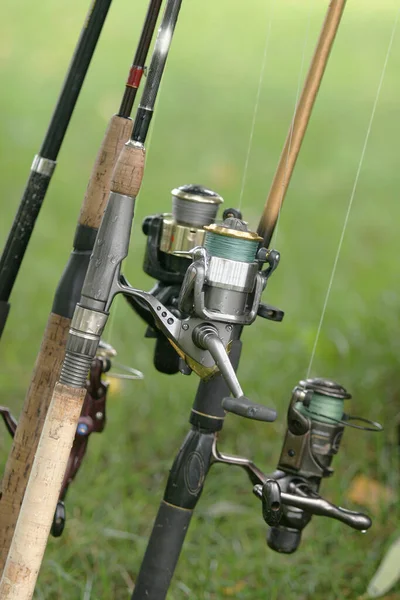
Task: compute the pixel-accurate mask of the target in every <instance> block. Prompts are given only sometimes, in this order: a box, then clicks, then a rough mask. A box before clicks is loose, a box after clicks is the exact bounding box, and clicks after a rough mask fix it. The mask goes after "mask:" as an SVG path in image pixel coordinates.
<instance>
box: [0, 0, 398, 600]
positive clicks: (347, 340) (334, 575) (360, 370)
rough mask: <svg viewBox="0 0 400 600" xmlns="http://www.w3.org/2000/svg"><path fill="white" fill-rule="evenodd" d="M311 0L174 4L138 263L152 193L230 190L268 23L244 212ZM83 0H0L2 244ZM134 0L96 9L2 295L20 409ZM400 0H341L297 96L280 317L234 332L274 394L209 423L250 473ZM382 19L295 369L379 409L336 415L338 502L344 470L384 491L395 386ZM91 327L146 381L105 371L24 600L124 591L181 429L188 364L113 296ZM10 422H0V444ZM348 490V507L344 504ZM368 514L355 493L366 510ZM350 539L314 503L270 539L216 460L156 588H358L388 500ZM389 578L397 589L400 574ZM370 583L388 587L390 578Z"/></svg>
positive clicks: (288, 385) (305, 37) (1, 454)
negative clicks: (56, 526) (169, 577)
mask: <svg viewBox="0 0 400 600" xmlns="http://www.w3.org/2000/svg"><path fill="white" fill-rule="evenodd" d="M326 4H327V3H326V2H317V1H316V0H313V1H311V0H303V1H302V2H300V1H299V0H285V1H284V2H276V1H275V2H271V0H268V1H263V0H248V1H247V2H233V1H232V0H230V1H229V0H218V2H216V1H214V2H207V3H205V2H204V1H202V0H187V1H186V2H184V5H183V8H182V13H181V17H180V21H179V24H178V27H177V30H176V36H175V39H174V42H173V47H172V50H171V54H170V57H169V60H168V65H167V70H166V73H165V78H164V82H163V85H162V90H161V94H160V98H159V103H158V107H157V111H156V117H155V122H154V126H153V131H152V135H151V140H150V143H149V151H148V160H147V167H146V174H145V180H144V184H143V187H142V191H141V194H140V198H139V201H138V203H137V213H136V221H135V227H134V231H133V236H132V243H131V252H130V256H129V259H128V260H127V261H126V264H125V265H124V270H125V272H126V274H127V276H128V278H129V279H130V280H131V281H132V282H133V283H134V284H135V286H137V287H140V286H142V287H143V288H144V289H148V288H149V287H150V286H151V285H152V281H151V280H150V279H149V278H148V277H147V276H145V275H144V274H143V273H142V272H141V261H142V256H143V248H144V236H143V235H142V234H141V228H140V224H141V221H142V218H143V217H144V216H146V215H147V214H151V213H153V212H156V211H167V210H169V207H170V190H171V189H172V188H173V187H175V186H178V185H182V184H184V183H188V182H199V183H203V184H205V185H207V186H209V187H211V188H214V189H216V191H218V192H219V193H220V194H221V195H222V196H223V197H224V198H225V203H226V206H231V205H236V204H237V202H238V199H239V192H240V187H241V180H242V175H243V167H244V163H245V159H246V152H247V145H248V139H249V133H250V126H251V121H252V114H253V108H254V102H255V96H256V92H257V86H258V80H259V73H260V67H261V62H262V55H263V51H264V45H265V39H266V35H267V31H268V29H269V27H270V40H269V49H268V54H267V62H266V69H265V75H264V78H263V82H262V89H261V97H260V106H259V111H258V114H257V121H256V128H255V133H254V138H253V144H252V147H251V154H250V160H249V169H248V174H247V180H246V186H245V192H244V196H243V206H242V208H243V212H244V215H245V218H246V219H247V220H248V221H249V223H250V225H251V226H253V227H255V226H256V225H257V221H258V215H259V214H260V211H261V209H262V206H263V204H264V200H265V197H266V195H267V193H268V189H269V185H270V181H271V178H272V176H273V172H274V169H275V166H276V163H277V160H278V158H279V154H280V150H281V147H282V144H283V141H284V138H285V135H286V132H287V129H288V125H289V122H290V118H291V115H292V113H293V108H294V103H295V98H296V93H297V82H298V80H299V77H301V79H303V77H304V69H303V72H302V75H299V71H300V68H301V64H302V52H303V48H305V52H304V65H305V66H306V65H307V64H308V61H309V59H310V56H311V53H312V50H313V47H314V45H315V40H316V37H317V35H318V31H319V28H320V24H321V21H322V18H323V15H324V11H325V9H326ZM85 5H86V2H80V1H79V0H69V2H51V1H50V0H43V1H42V2H41V3H35V5H34V6H33V5H31V4H30V3H28V2H26V0H13V1H11V0H6V2H5V3H2V7H1V13H2V18H1V36H0V75H1V82H2V84H1V95H0V111H1V120H0V155H1V161H0V182H1V183H0V185H1V219H0V238H1V240H5V238H6V235H7V232H8V229H9V227H10V225H11V222H12V219H13V217H14V214H15V211H16V209H17V206H18V202H19V199H20V196H21V193H22V190H23V187H24V183H25V180H26V178H27V175H28V171H29V167H30V163H31V160H32V157H33V155H34V154H35V152H36V151H37V150H38V149H39V146H40V142H41V140H42V137H43V135H44V131H45V129H46V126H47V123H48V120H49V116H50V114H51V111H52V109H53V106H54V103H55V99H56V97H57V94H58V91H59V89H60V85H61V82H62V79H63V76H64V73H65V70H66V68H67V65H68V62H69V59H70V55H71V53H72V51H73V48H74V45H75V42H76V38H77V33H78V31H79V30H80V27H81V23H82V22H83V20H84V15H85V11H86V6H85ZM145 5H146V2H145V0H135V1H128V0H119V1H118V2H115V5H114V6H113V7H112V9H111V11H110V15H109V18H108V22H107V24H106V27H105V29H104V32H103V35H102V38H101V42H100V44H99V47H98V50H97V52H96V56H95V58H94V60H93V64H92V67H91V69H90V72H89V74H88V77H87V81H86V84H85V87H84V90H83V92H82V95H81V98H80V100H79V103H78V106H77V108H76V111H75V113H74V117H73V120H72V123H71V127H70V130H69V131H68V135H67V138H66V140H65V142H64V145H63V148H62V151H61V153H60V156H59V166H58V167H57V171H56V174H55V176H54V180H53V182H52V184H51V188H50V190H49V193H48V197H47V199H46V202H45V205H44V207H43V210H42V212H41V215H40V219H39V221H38V223H37V226H36V229H35V233H34V236H33V238H32V241H31V243H30V247H29V252H28V254H27V256H26V258H25V260H24V264H23V266H22V269H21V271H20V275H19V278H18V281H17V284H16V286H15V288H14V292H13V295H12V310H11V316H10V318H9V320H8V324H7V329H6V331H5V334H4V336H3V339H2V343H1V346H0V360H1V369H0V389H1V391H2V403H4V404H7V403H8V404H9V405H11V407H12V409H13V411H14V412H15V414H18V412H19V410H20V408H21V406H22V402H23V397H24V394H25V391H26V389H27V387H28V383H29V379H30V376H31V371H32V368H33V364H34V360H35V356H36V354H37V351H38V347H39V343H40V339H41V335H42V331H43V329H44V325H45V322H46V320H47V315H48V312H49V309H50V306H51V302H52V296H53V293H54V289H55V286H56V284H57V281H58V279H59V277H60V274H61V271H62V269H63V266H64V264H65V262H66V259H67V257H68V254H69V251H70V247H71V242H72V236H73V231H74V227H75V223H76V219H77V216H78V213H79V207H80V204H81V201H82V198H83V194H84V191H85V187H86V184H87V179H88V174H89V171H90V169H91V165H92V163H93V160H94V156H95V154H96V151H97V147H98V145H99V144H100V141H101V138H102V135H103V132H104V130H105V127H106V124H107V121H108V119H109V117H110V116H111V114H113V113H114V112H115V111H116V110H117V108H118V106H119V101H120V97H121V94H122V91H123V83H124V81H125V77H126V73H127V69H128V67H129V64H130V60H131V57H132V56H133V51H134V47H135V44H136V41H137V38H138V34H139V30H140V27H141V22H142V18H143V15H144V11H145ZM397 5H398V2H395V1H394V0H380V2H379V3H376V2H371V1H370V0H368V1H366V0H352V2H349V5H348V7H347V8H346V11H345V16H344V19H343V24H342V26H341V29H340V32H339V35H338V38H337V42H336V45H335V48H334V52H333V54H332V57H331V60H330V63H329V67H328V70H327V73H326V77H325V80H324V83H323V85H322V88H321V91H320V95H319V99H318V102H317V105H316V107H315V111H314V115H313V118H312V122H311V124H310V128H309V131H308V134H307V137H306V140H305V142H304V145H303V149H302V152H301V155H300V157H299V160H298V164H297V167H296V171H295V174H294V177H293V179H292V182H291V186H290V189H289V193H288V195H287V199H286V202H285V207H284V209H283V211H282V216H281V220H280V224H279V228H278V234H277V238H276V240H275V244H274V245H275V247H277V248H278V249H279V250H280V251H281V254H282V260H281V265H280V267H279V269H278V271H277V272H276V273H275V274H274V276H273V278H272V279H271V281H270V283H269V286H268V291H267V293H266V294H265V299H266V300H267V301H268V302H270V303H272V304H275V305H277V306H279V307H282V308H283V309H284V310H285V311H286V316H285V319H284V321H283V323H281V324H274V323H271V324H269V323H265V322H259V323H257V324H256V325H253V326H252V327H251V328H248V330H246V331H245V334H244V337H243V339H244V353H243V358H242V362H241V367H240V371H239V377H240V380H241V383H242V386H243V388H244V390H245V391H246V394H247V395H249V396H250V397H251V398H252V399H253V400H255V401H260V402H264V403H266V404H268V405H270V406H274V407H276V408H277V410H278V411H279V417H278V420H277V421H276V423H274V424H268V425H263V424H259V423H252V422H247V421H245V420H240V419H238V418H236V417H234V416H230V417H228V418H227V420H226V426H225V430H224V432H223V435H222V436H221V448H223V449H224V450H225V451H227V452H232V453H238V454H242V455H245V456H249V457H253V458H254V460H255V462H256V463H257V464H259V465H260V467H262V468H263V469H264V470H265V471H266V472H269V471H271V470H272V469H273V468H274V467H275V465H276V462H277V459H278V457H279V452H280V447H281V444H282V439H283V434H284V430H285V413H286V408H287V404H288V402H289V398H290V392H291V389H292V388H293V386H294V385H295V384H296V383H297V382H298V381H299V379H301V378H303V377H304V376H305V375H306V372H307V367H308V363H309V360H310V354H311V349H312V346H313V343H314V339H315V334H316V330H317V325H318V321H319V318H320V314H321V310H322V305H323V302H324V296H325V292H326V289H327V285H328V282H329V278H330V273H331V269H332V265H333V261H334V257H335V253H336V249H337V245H338V242H339V238H340V235H341V231H342V227H343V222H344V218H345V213H346V210H347V207H348V203H349V198H350V194H351V190H352V186H353V183H354V179H355V175H356V171H357V167H358V163H359V160H360V155H361V150H362V145H363V142H364V138H365V134H366V129H367V125H368V121H369V118H370V114H371V110H372V106H373V102H374V98H375V94H376V89H377V86H378V82H379V79H380V75H381V71H382V67H383V63H384V59H385V55H386V51H387V46H388V43H389V38H390V35H391V30H392V27H393V22H394V18H395V15H396V11H397V10H398V9H397ZM399 72H400V32H399V33H398V35H397V37H396V38H395V41H394V45H393V50H392V54H391V57H390V60H389V63H388V69H387V74H386V78H385V80H384V85H383V88H382V93H381V98H380V101H379V104H378V108H377V112H376V117H375V121H374V125H373V129H372V133H371V137H370V142H369V146H368V149H367V153H366V156H365V160H364V164H363V168H362V172H361V176H360V181H359V185H358V188H357V193H356V196H355V200H354V205H353V209H352V212H351V215H350V219H349V223H348V228H347V231H346V235H345V238H344V242H343V248H342V252H341V255H340V260H339V263H338V269H337V274H336V277H335V280H334V284H333V288H332V293H331V297H330V301H329V304H328V309H327V313H326V318H325V321H324V325H323V329H322V333H321V337H320V341H319V345H318V348H317V353H316V357H315V361H314V364H313V368H312V375H314V376H316V375H319V376H327V377H331V378H334V379H336V380H337V381H339V382H340V383H342V384H343V385H345V386H346V387H348V388H349V389H350V391H351V392H352V394H353V400H352V401H351V406H350V407H349V411H350V412H352V413H355V414H360V415H364V416H367V417H369V418H372V419H380V420H381V421H382V422H383V423H384V425H385V433H384V434H382V435H374V434H367V433H364V434H363V433H360V432H356V431H352V430H348V431H346V434H345V437H344V440H343V444H342V449H341V452H340V454H339V456H337V458H336V459H335V464H334V466H335V468H336V474H335V476H334V477H333V478H332V479H331V480H329V481H326V482H324V485H323V490H322V491H323V493H324V495H325V496H326V497H327V498H329V499H331V500H332V501H335V502H339V503H341V504H342V505H346V506H349V507H353V508H357V506H356V505H354V504H352V503H351V502H349V500H346V491H347V490H348V487H349V485H350V483H351V481H352V480H353V478H354V476H355V475H356V474H360V473H364V474H366V475H367V476H368V477H371V478H375V479H377V480H378V481H379V482H380V483H382V484H384V485H386V486H390V487H392V488H393V489H396V486H397V482H398V470H397V463H396V448H395V446H394V444H395V425H394V423H395V417H396V415H397V413H398V412H399V409H400V400H399V393H398V392H399V383H398V381H399V376H398V364H399V358H398V356H399V349H400V342H399V339H400V338H399V307H398V300H399V292H398V269H399V254H400V236H399V233H398V232H399V221H400V207H399V202H398V194H399V186H400V169H399V163H398V156H399V150H398V139H399V137H400V108H399V107H400V102H399V98H400V81H399ZM114 313H115V317H114V318H113V327H112V331H108V332H107V335H106V336H105V339H106V340H107V341H109V342H111V343H112V344H113V345H114V346H116V347H117V349H118V351H119V358H120V360H121V362H125V363H128V364H132V365H133V366H135V367H136V368H139V369H141V370H142V371H143V372H144V373H145V376H146V377H145V380H144V381H143V382H134V383H130V384H126V385H125V386H124V387H123V388H122V389H121V390H119V393H117V390H116V389H114V393H111V395H110V400H109V405H108V426H107V429H106V431H105V432H104V434H103V435H102V436H93V437H92V438H91V441H90V450H89V453H88V456H87V459H86V461H85V464H84V466H83V467H82V469H81V472H80V474H79V476H78V479H77V480H76V482H75V483H74V485H73V487H72V488H71V490H70V493H69V497H68V522H67V528H66V531H65V534H64V535H63V537H62V538H61V539H59V540H53V539H52V540H50V542H49V546H48V549H47V552H46V556H45V560H44V563H43V567H42V570H41V574H40V578H39V582H38V586H37V592H36V598H37V599H46V600H50V599H58V598H63V599H65V600H67V599H68V600H69V599H71V600H77V599H81V598H82V599H83V600H89V599H91V600H97V599H99V600H104V599H108V598H113V599H115V600H119V599H126V598H128V597H129V593H130V590H131V589H132V587H133V584H134V581H135V577H136V575H137V572H138V569H139V565H140V561H141V558H142V555H143V553H144V550H145V547H146V541H147V538H148V536H149V534H150V531H151V527H152V522H153V519H154V517H155V514H156V510H157V506H158V503H159V500H160V498H161V496H162V493H163V488H164V485H165V482H166V478H167V474H168V469H169V466H170V465H171V462H172V459H173V457H174V455H175V453H176V451H177V449H178V447H179V445H180V443H181V441H182V440H183V437H184V435H185V432H186V430H187V427H188V425H187V419H188V415H189V411H190V406H191V401H192V398H193V396H194V394H195V390H196V386H197V381H196V376H195V375H192V377H191V378H185V377H183V376H174V377H167V376H163V375H160V374H158V373H155V372H154V369H153V367H152V348H153V346H152V341H151V340H145V339H144V338H143V333H144V326H143V324H142V323H141V322H140V321H139V319H138V318H137V317H136V316H135V315H133V314H132V313H131V312H130V311H129V310H128V308H127V307H126V306H125V305H124V304H123V303H122V302H121V301H117V302H116V304H115V306H114ZM9 448H10V440H9V438H7V436H6V434H5V433H4V434H2V436H1V437H0V460H1V462H2V463H4V462H5V460H6V455H7V453H8V450H9ZM361 508H362V507H361ZM370 512H371V510H370ZM372 516H373V519H374V526H373V528H372V529H371V530H370V531H369V532H368V533H367V534H366V535H365V536H363V535H361V534H359V533H357V532H354V531H352V530H350V529H347V528H345V526H343V525H342V524H340V523H337V522H335V521H330V520H328V519H321V518H314V519H313V521H312V523H311V524H310V525H309V526H308V527H307V529H306V531H305V533H304V536H303V544H302V546H301V548H300V549H299V551H298V552H297V553H296V554H295V555H294V556H290V557H285V556H280V555H276V554H274V553H273V552H272V551H270V550H269V549H268V548H267V547H266V543H265V533H266V526H265V524H264V522H263V520H262V516H261V506H260V504H259V502H258V501H257V500H256V499H255V498H254V497H253V495H252V493H251V486H250V485H249V484H248V482H247V479H246V476H245V474H244V473H242V472H237V471H235V470H231V469H228V468H224V467H221V466H219V467H215V470H213V471H212V472H211V473H210V476H209V478H208V480H207V483H206V487H205V491H204V493H203V496H202V499H201V501H200V503H199V507H198V510H197V512H196V516H195V517H194V519H193V521H192V524H191V528H190V531H189V534H188V536H187V541H186V544H185V547H184V551H183V553H182V557H181V560H180V562H179V566H178V569H177V572H176V575H175V578H174V580H173V584H172V587H171V591H170V595H169V598H170V599H172V600H184V599H186V598H193V599H201V600H203V599H204V600H208V599H210V600H211V599H213V600H220V599H221V598H225V597H227V598H228V597H233V598H237V599H251V600H261V599H263V600H275V599H278V600H281V599H285V600H286V599H287V600H294V599H296V600H306V599H313V600H314V599H315V600H322V599H324V600H331V599H339V598H340V599H341V598H346V599H356V598H359V597H360V596H361V595H362V594H363V592H364V591H365V588H366V585H367V582H368V581H369V579H370V578H371V576H372V574H373V573H374V571H375V569H376V568H377V566H378V564H379V560H380V557H381V556H382V554H383V552H384V550H385V548H387V546H388V544H389V542H390V541H391V539H394V538H395V537H396V534H397V535H398V529H399V526H398V521H399V513H398V509H397V505H396V503H392V504H388V503H385V502H381V503H380V504H379V506H378V507H375V508H374V509H373V510H372ZM396 590H397V591H396ZM387 598H391V599H394V598H400V587H399V586H397V588H396V589H395V590H394V591H393V592H392V593H391V594H390V595H389V596H387Z"/></svg>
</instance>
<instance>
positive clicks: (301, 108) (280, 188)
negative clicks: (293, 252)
mask: <svg viewBox="0 0 400 600" xmlns="http://www.w3.org/2000/svg"><path fill="white" fill-rule="evenodd" d="M345 5H346V0H331V1H330V3H329V7H328V11H327V14H326V17H325V20H324V23H323V25H322V29H321V33H320V36H319V39H318V42H317V46H316V48H315V52H314V55H313V58H312V60H311V65H310V68H309V71H308V73H307V77H306V80H305V82H304V87H303V90H302V92H301V96H300V99H299V102H298V105H297V107H296V112H295V115H294V118H293V121H292V123H291V125H290V128H289V133H288V135H287V138H286V141H285V145H284V147H283V151H282V154H281V157H280V159H279V163H278V166H277V169H276V171H275V175H274V179H273V181H272V185H271V189H270V191H269V194H268V197H267V201H266V203H265V207H264V211H263V214H262V216H261V219H260V223H259V225H258V230H257V233H258V234H259V235H260V236H261V237H262V238H263V246H264V247H265V248H268V246H269V244H270V242H271V238H272V235H273V233H274V229H275V225H276V222H277V220H278V216H279V211H280V209H281V206H282V204H283V201H284V199H285V195H286V191H287V188H288V186H289V183H290V179H291V177H292V173H293V170H294V167H295V164H296V160H297V156H298V154H299V152H300V148H301V144H302V142H303V139H304V136H305V133H306V130H307V126H308V122H309V120H310V116H311V113H312V109H313V106H314V103H315V99H316V97H317V94H318V90H319V87H320V84H321V80H322V77H323V75H324V72H325V68H326V65H327V62H328V59H329V54H330V51H331V49H332V45H333V42H334V40H335V37H336V33H337V30H338V28H339V25H340V20H341V17H342V14H343V10H344V7H345Z"/></svg>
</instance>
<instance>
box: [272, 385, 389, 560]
mask: <svg viewBox="0 0 400 600" xmlns="http://www.w3.org/2000/svg"><path fill="white" fill-rule="evenodd" d="M350 398H351V394H349V392H348V391H347V390H346V389H345V388H344V387H343V386H341V385H339V384H338V383H336V382H334V381H331V380H329V379H322V378H314V379H306V380H305V381H300V382H299V384H298V385H297V386H296V387H295V388H294V390H293V393H292V399H291V401H290V405H289V410H288V415H287V425H288V428H287V431H286V436H285V441H284V443H283V448H282V452H281V456H280V459H279V463H278V470H279V471H278V472H279V473H280V477H279V478H278V481H279V485H280V487H281V490H282V492H288V493H293V494H295V495H299V496H303V497H311V498H320V496H319V494H318V492H319V487H320V484H321V480H322V478H324V477H329V476H331V475H332V474H333V469H332V468H331V463H332V459H333V456H334V455H335V454H337V453H338V451H339V447H340V443H341V439H342V436H343V431H344V428H345V426H351V427H356V428H357V429H363V430H367V431H381V430H382V427H381V425H379V424H378V423H374V422H372V421H368V420H367V419H362V418H359V417H350V416H348V415H346V414H345V412H344V401H345V400H348V399H350ZM351 420H358V421H361V422H364V423H367V424H368V426H367V427H365V426H362V427H361V426H359V425H352V424H351V423H350V421H351ZM340 510H342V509H340ZM310 520H311V514H310V513H308V512H306V511H304V510H300V509H298V508H294V507H292V506H290V505H289V506H284V508H283V515H282V519H281V522H280V524H279V525H278V526H276V527H271V529H270V530H269V531H268V535H267V543H268V546H269V547H270V548H272V549H273V550H275V551H277V552H282V553H285V554H291V553H292V552H295V551H296V550H297V548H298V546H299V544H300V541H301V531H302V530H303V529H304V527H305V526H306V525H307V524H308V523H309V521H310Z"/></svg>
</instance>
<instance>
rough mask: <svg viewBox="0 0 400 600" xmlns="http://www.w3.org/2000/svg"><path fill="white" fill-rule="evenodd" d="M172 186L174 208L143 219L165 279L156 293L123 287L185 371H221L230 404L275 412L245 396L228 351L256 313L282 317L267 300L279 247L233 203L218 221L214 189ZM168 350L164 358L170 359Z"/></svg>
mask: <svg viewBox="0 0 400 600" xmlns="http://www.w3.org/2000/svg"><path fill="white" fill-rule="evenodd" d="M172 194H173V212H172V216H171V215H165V214H162V215H155V216H153V217H148V218H147V219H145V221H144V227H143V229H144V232H145V233H146V234H147V236H148V240H147V248H146V257H145V261H144V269H145V271H146V272H147V273H148V274H150V275H152V276H154V277H158V279H159V283H158V284H157V285H156V287H155V288H154V289H153V290H152V291H151V292H150V293H146V292H140V291H139V290H134V289H132V288H128V287H127V286H125V285H124V284H123V285H122V286H120V287H119V290H120V291H122V292H123V293H124V295H126V296H128V297H129V299H130V300H129V301H130V303H131V304H132V306H133V307H134V308H135V310H137V312H138V313H139V314H141V315H142V316H143V317H144V318H146V320H147V322H149V316H150V315H151V319H152V321H151V324H150V330H148V332H147V336H150V335H154V336H155V337H157V343H158V344H162V350H164V351H165V338H166V339H168V340H169V343H170V344H171V346H172V348H173V349H174V351H176V353H175V354H174V356H175V357H180V359H181V360H180V361H179V362H178V358H176V359H175V360H176V363H175V365H176V366H177V367H178V369H179V370H180V371H181V372H183V373H184V374H190V373H191V372H192V371H195V372H196V373H197V374H198V375H199V376H200V377H201V379H203V380H207V379H209V378H210V377H212V375H213V374H215V373H216V372H217V371H220V372H221V373H222V375H223V377H224V379H225V381H226V383H227V385H228V387H229V390H230V392H231V394H232V396H233V397H234V398H230V399H226V401H225V403H224V408H225V410H227V411H230V412H234V413H236V414H239V415H241V416H247V417H249V418H255V419H258V420H266V421H270V420H274V419H275V416H276V415H275V411H272V410H270V409H267V408H266V407H264V406H262V405H258V404H257V405H256V404H254V403H252V402H251V401H250V400H249V399H248V398H246V397H245V395H244V393H243V391H242V388H241V386H240V384H239V381H238V379H237V377H236V373H235V371H234V369H233V368H232V365H231V363H230V360H229V351H230V346H231V344H232V342H233V341H234V340H235V339H238V338H239V335H240V332H241V328H242V326H244V325H250V324H251V323H253V322H254V320H255V319H256V317H257V315H259V316H261V317H264V318H267V319H271V320H275V321H280V320H282V318H283V312H282V311H279V310H278V309H275V308H273V307H270V306H268V305H265V304H262V303H261V294H262V292H263V290H264V289H265V287H266V284H267V281H268V278H269V277H270V275H271V274H272V273H273V271H274V270H275V269H276V267H277V266H278V264H279V258H280V256H279V253H278V252H276V251H274V250H265V249H263V248H262V249H259V248H258V246H259V242H260V241H261V238H260V237H259V236H258V235H257V234H256V233H254V232H252V231H249V230H248V227H247V225H246V223H245V222H244V221H243V220H242V219H241V218H239V215H240V213H238V212H237V211H234V210H233V209H229V210H228V211H225V213H224V221H223V222H222V223H221V224H219V225H217V224H215V223H212V222H211V221H213V220H214V219H215V216H216V212H217V209H218V206H219V204H221V203H222V198H221V197H220V196H219V195H218V194H216V193H215V192H212V191H210V190H207V189H206V188H203V187H200V186H182V187H181V188H177V189H175V190H173V192H172ZM196 243H197V245H196V246H195V247H193V244H196ZM264 265H267V268H266V269H263V267H264ZM144 306H146V307H147V310H146V316H145V315H144V311H143V308H144ZM153 332H154V333H153ZM170 352H171V351H169V352H168V355H167V358H166V360H165V362H166V363H167V365H168V366H170V365H171V362H172V361H171V358H170V357H171V354H170ZM155 355H156V363H158V364H159V363H160V362H162V360H160V358H162V352H160V348H159V347H158V348H157V347H156V353H155ZM164 358H165V357H164ZM159 366H160V365H159ZM162 366H163V365H161V367H162ZM178 369H176V370H178ZM160 370H162V371H164V372H175V371H172V370H171V369H168V368H161V369H160Z"/></svg>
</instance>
